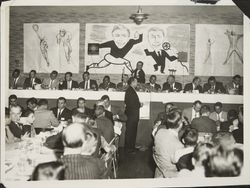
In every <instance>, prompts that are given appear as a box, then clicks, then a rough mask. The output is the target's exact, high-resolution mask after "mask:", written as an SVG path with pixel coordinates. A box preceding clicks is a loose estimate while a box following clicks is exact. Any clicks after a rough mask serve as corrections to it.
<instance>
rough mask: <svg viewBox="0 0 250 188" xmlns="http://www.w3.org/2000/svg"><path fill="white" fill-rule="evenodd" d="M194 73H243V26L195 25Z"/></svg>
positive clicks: (221, 74)
mask: <svg viewBox="0 0 250 188" xmlns="http://www.w3.org/2000/svg"><path fill="white" fill-rule="evenodd" d="M195 46H196V49H195V74H196V75H202V76H203V75H204V76H212V75H213V76H233V75H236V74H239V75H243V26H242V25H207V24H197V25H196V45H195Z"/></svg>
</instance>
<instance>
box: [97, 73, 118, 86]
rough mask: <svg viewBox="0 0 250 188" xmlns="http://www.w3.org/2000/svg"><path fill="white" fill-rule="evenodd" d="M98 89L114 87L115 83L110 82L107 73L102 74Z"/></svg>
mask: <svg viewBox="0 0 250 188" xmlns="http://www.w3.org/2000/svg"><path fill="white" fill-rule="evenodd" d="M99 89H100V90H109V89H116V85H115V84H114V83H113V82H110V77H109V76H108V75H106V76H104V78H103V81H102V83H100V85H99Z"/></svg>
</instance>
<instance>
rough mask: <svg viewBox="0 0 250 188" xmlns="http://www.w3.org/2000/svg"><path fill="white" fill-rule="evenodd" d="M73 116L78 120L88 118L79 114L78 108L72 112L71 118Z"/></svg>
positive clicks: (81, 113)
mask: <svg viewBox="0 0 250 188" xmlns="http://www.w3.org/2000/svg"><path fill="white" fill-rule="evenodd" d="M73 116H74V117H77V118H80V119H86V118H87V117H88V115H86V114H85V113H83V112H80V111H79V109H78V108H76V109H74V110H73V111H72V117H73Z"/></svg>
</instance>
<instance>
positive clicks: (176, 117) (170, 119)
mask: <svg viewBox="0 0 250 188" xmlns="http://www.w3.org/2000/svg"><path fill="white" fill-rule="evenodd" d="M181 121H182V116H181V112H180V111H178V109H172V110H171V111H170V112H169V114H168V115H167V122H166V123H167V127H168V128H169V129H178V128H180V126H181Z"/></svg>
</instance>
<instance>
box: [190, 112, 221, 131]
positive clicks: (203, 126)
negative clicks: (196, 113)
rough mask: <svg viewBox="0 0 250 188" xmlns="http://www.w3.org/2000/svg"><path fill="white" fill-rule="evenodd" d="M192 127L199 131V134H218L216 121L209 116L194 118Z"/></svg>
mask: <svg viewBox="0 0 250 188" xmlns="http://www.w3.org/2000/svg"><path fill="white" fill-rule="evenodd" d="M191 127H192V128H195V129H197V130H198V132H205V133H216V132H217V127H216V123H215V121H214V120H212V119H210V118H209V117H207V116H201V117H199V118H194V119H193V120H192V122H191Z"/></svg>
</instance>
